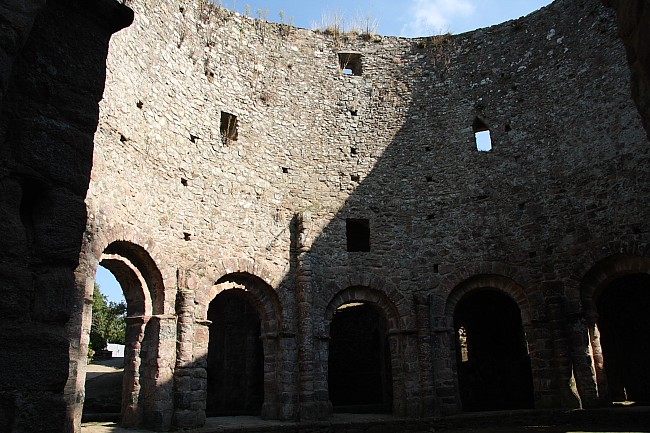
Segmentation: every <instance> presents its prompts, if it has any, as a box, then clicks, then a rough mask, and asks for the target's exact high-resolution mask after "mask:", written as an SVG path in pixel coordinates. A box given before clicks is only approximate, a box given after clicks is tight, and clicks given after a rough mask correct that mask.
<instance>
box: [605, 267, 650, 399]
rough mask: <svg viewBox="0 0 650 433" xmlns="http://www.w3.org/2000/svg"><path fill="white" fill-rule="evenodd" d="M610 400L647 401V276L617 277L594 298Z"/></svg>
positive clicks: (649, 391) (649, 312)
mask: <svg viewBox="0 0 650 433" xmlns="http://www.w3.org/2000/svg"><path fill="white" fill-rule="evenodd" d="M596 307H597V309H598V329H599V331H600V336H601V345H602V349H603V360H604V363H605V373H606V374H607V383H608V386H609V392H610V395H611V398H612V401H613V402H615V403H626V404H632V403H637V404H650V371H649V370H648V359H650V321H649V320H648V316H649V315H650V275H649V274H645V273H638V274H630V275H626V276H623V277H619V278H617V279H615V280H614V281H612V282H611V283H609V284H608V285H607V286H606V287H605V288H604V289H603V291H602V292H601V293H600V295H599V296H598V297H597V298H596Z"/></svg>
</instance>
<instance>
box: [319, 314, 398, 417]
mask: <svg viewBox="0 0 650 433" xmlns="http://www.w3.org/2000/svg"><path fill="white" fill-rule="evenodd" d="M328 387H329V396H330V401H331V402H332V406H333V407H334V410H335V411H336V412H348V413H373V412H374V413H390V412H391V410H392V404H393V403H392V402H393V395H392V373H391V358H390V349H389V346H388V338H387V321H386V318H385V317H384V316H383V314H382V312H381V311H380V310H379V309H378V308H377V307H375V306H373V305H372V304H368V303H352V304H346V305H343V306H341V307H339V308H338V309H337V310H336V313H335V314H334V316H333V317H332V321H331V323H330V343H329V361H328Z"/></svg>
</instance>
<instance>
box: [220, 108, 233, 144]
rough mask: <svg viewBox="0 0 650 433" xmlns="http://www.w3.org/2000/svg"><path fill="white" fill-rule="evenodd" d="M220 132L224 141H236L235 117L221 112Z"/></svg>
mask: <svg viewBox="0 0 650 433" xmlns="http://www.w3.org/2000/svg"><path fill="white" fill-rule="evenodd" d="M220 131H221V135H222V137H223V138H224V139H225V140H226V141H237V116H235V115H234V114H230V113H226V112H225V111H222V112H221V128H220Z"/></svg>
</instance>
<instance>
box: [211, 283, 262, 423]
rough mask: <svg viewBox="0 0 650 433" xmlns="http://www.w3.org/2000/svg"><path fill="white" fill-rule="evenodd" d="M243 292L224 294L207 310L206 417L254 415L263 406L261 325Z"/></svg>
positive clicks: (237, 290) (232, 291) (229, 291)
mask: <svg viewBox="0 0 650 433" xmlns="http://www.w3.org/2000/svg"><path fill="white" fill-rule="evenodd" d="M245 293H246V292H244V291H243V290H239V289H231V290H226V291H224V292H222V293H220V294H219V295H217V296H216V297H215V298H214V299H213V300H212V302H210V306H209V307H208V320H210V321H211V322H212V323H211V325H210V340H209V344H208V360H207V364H208V365H207V372H208V386H207V388H208V389H207V394H208V397H207V403H206V415H207V416H237V415H257V416H259V415H260V413H261V411H262V404H263V402H264V353H263V352H264V351H263V347H262V340H261V339H260V337H261V322H260V317H259V314H258V312H257V310H256V309H255V307H254V305H253V304H252V303H251V302H250V301H249V300H248V299H247V297H246V294H245Z"/></svg>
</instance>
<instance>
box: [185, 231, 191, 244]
mask: <svg viewBox="0 0 650 433" xmlns="http://www.w3.org/2000/svg"><path fill="white" fill-rule="evenodd" d="M183 239H184V240H186V241H188V242H189V241H191V240H192V235H191V234H190V233H187V232H183Z"/></svg>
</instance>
